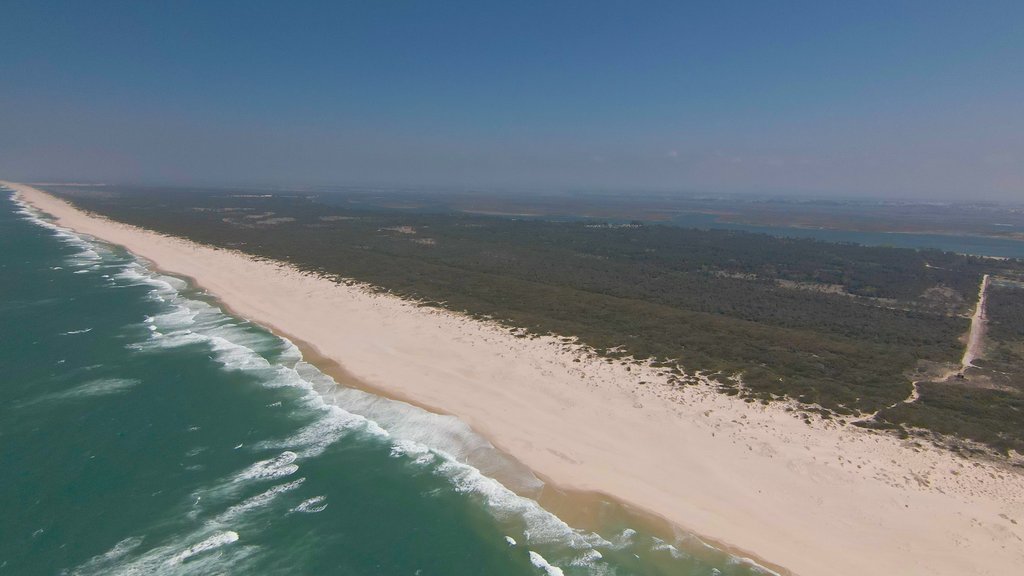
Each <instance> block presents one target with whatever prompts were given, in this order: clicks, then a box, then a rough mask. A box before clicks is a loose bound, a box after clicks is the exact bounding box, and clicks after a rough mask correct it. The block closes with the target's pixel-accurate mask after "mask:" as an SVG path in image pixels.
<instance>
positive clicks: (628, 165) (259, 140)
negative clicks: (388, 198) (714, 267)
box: [0, 0, 1024, 201]
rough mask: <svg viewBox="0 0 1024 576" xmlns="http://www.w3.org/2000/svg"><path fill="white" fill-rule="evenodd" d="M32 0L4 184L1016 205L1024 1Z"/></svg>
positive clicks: (1, 66)
mask: <svg viewBox="0 0 1024 576" xmlns="http://www.w3.org/2000/svg"><path fill="white" fill-rule="evenodd" d="M292 4H293V3H269V2H268V3H261V2H211V1H208V2H69V3H55V2H15V1H10V0H8V1H6V2H4V5H3V8H2V14H3V18H2V19H0V177H5V178H9V179H22V180H85V181H106V182H124V183H172V184H185V183H209V184H229V183H242V184H271V185H288V184H295V185H309V184H381V185H388V184H394V185H411V186H415V185H424V186H459V187H500V188H507V189H515V188H527V187H529V188H537V187H541V188H555V189H565V188H572V189H588V188H600V189H602V190H609V189H613V190H614V189H621V190H623V191H629V190H640V189H658V190H679V191H688V192H759V193H798V194H826V195H841V196H875V197H909V198H934V199H941V200H945V199H951V198H954V199H955V198H965V199H996V200H1022V201H1024V33H1022V28H1021V23H1022V22H1024V2H1020V1H1019V0H1018V1H1015V2H998V1H986V2H957V3H946V2H939V1H929V2H878V3H874V2H825V1H818V2H806V3H803V2H783V1H780V2H764V1H760V2H749V3H748V2H707V3H697V2H597V1H592V2H556V1H549V2H501V3H499V2H486V1H477V2H440V1H439V2H426V1H417V2H397V1H396V2H391V1H384V0H379V1H373V2H371V1H358V2H330V3H327V2H324V3H313V2H308V3H294V4H297V5H292Z"/></svg>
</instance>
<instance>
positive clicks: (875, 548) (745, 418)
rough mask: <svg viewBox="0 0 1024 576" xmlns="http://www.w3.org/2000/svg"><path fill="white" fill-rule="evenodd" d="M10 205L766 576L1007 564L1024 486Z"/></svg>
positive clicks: (43, 202)
mask: <svg viewBox="0 0 1024 576" xmlns="http://www.w3.org/2000/svg"><path fill="white" fill-rule="evenodd" d="M4 184H5V185H7V186H8V187H10V188H12V189H14V190H15V191H16V193H17V195H18V197H19V198H20V199H21V200H23V201H25V202H27V203H29V204H31V205H32V206H34V207H35V208H37V209H39V210H42V211H43V212H46V213H48V214H50V215H52V216H53V217H54V218H55V219H56V222H57V223H58V224H59V225H61V226H65V227H67V228H70V229H73V230H75V231H77V232H79V233H83V234H88V235H91V236H94V237H96V238H99V239H101V240H104V241H107V242H111V243H114V244H118V245H121V246H124V247H126V248H127V249H129V250H130V251H132V252H133V253H134V254H136V255H138V256H140V257H142V258H145V259H147V260H150V261H152V262H153V263H154V264H155V266H157V267H158V268H160V269H161V270H164V271H166V272H170V273H174V274H179V275H183V276H187V277H189V278H192V279H194V281H195V282H197V283H198V285H200V286H201V287H203V288H205V289H206V290H208V291H209V292H210V293H212V294H213V295H215V296H217V297H218V298H220V299H221V300H222V301H223V302H224V303H225V304H226V305H227V306H229V307H230V308H231V309H232V310H233V311H234V312H235V313H237V314H239V315H242V316H244V317H247V318H249V319H251V320H253V321H256V322H258V323H260V324H263V325H265V326H267V327H268V328H270V329H272V330H276V331H278V332H280V333H282V334H287V335H290V336H292V337H294V338H296V339H299V340H301V341H303V342H305V343H306V344H308V345H309V346H312V347H314V348H315V349H316V351H317V353H318V354H320V355H322V356H323V357H324V358H325V359H328V360H330V361H333V362H337V363H338V364H339V365H340V366H342V367H344V369H345V370H346V371H347V372H348V373H349V374H351V375H352V376H353V377H354V378H356V379H358V380H360V381H361V382H364V383H365V384H366V385H367V386H369V387H372V388H373V389H375V390H379V391H381V392H382V393H384V394H387V395H390V396H393V397H396V398H402V399H408V400H410V401H413V402H415V403H417V404H420V405H422V406H425V407H429V408H433V409H436V410H438V411H442V412H445V413H449V414H453V415H455V416H458V417H459V418H461V419H462V420H464V421H465V422H467V423H468V424H469V425H470V426H472V427H473V428H474V429H475V430H477V431H478V432H480V433H481V434H483V435H484V436H486V437H487V438H488V439H490V440H491V441H492V442H493V443H494V444H495V445H496V446H498V447H499V448H501V449H502V450H504V451H506V452H508V453H509V454H511V455H512V456H514V457H515V458H516V459H518V460H519V461H521V462H522V463H524V464H526V465H527V466H529V467H530V468H531V469H533V470H534V471H536V472H537V473H538V474H540V475H541V476H543V477H544V478H546V479H548V480H549V481H551V482H553V483H554V484H556V485H559V486H563V487H566V488H572V489H579V490H590V491H597V492H600V493H603V494H606V495H608V496H610V497H612V498H616V499H618V500H620V501H622V502H625V503H627V504H629V505H632V506H635V507H637V508H639V509H641V510H645V511H649V512H651V513H654V514H657V515H659V516H661V517H663V518H665V519H666V520H668V521H670V522H672V523H674V524H676V525H678V526H681V527H683V528H684V529H686V530H690V531H693V532H694V533H696V534H699V535H701V536H704V537H708V538H711V539H714V540H715V541H717V542H724V543H728V544H729V545H731V546H735V547H736V550H739V551H743V552H741V553H743V554H746V553H750V554H751V555H753V554H756V558H758V559H764V560H765V561H767V562H769V563H770V564H771V565H773V566H781V567H783V568H784V571H791V572H792V573H794V574H800V575H805V576H811V575H817V574H822V575H824V574H830V575H832V574H834V575H851V576H853V575H858V576H859V575H862V574H875V573H891V574H901V575H908V576H909V575H916V574H920V575H925V574H928V575H945V574H948V575H954V574H955V575H960V574H977V575H986V574H991V575H993V576H994V575H997V574H998V575H1002V574H1010V573H1014V572H1015V571H1016V570H1019V567H1020V566H1022V565H1024V475H1022V474H1020V473H1019V472H1015V471H1013V470H1011V469H1009V468H1008V467H1006V466H1005V465H1002V464H1000V463H994V462H984V461H975V460H967V459H964V458H962V457H960V456H956V455H954V454H952V453H950V452H947V451H944V450H941V449H938V448H933V447H930V446H926V445H914V444H913V443H911V442H907V441H901V440H898V439H896V438H893V437H890V436H886V435H883V434H880V433H877V432H872V431H867V430H861V429H857V428H853V427H844V426H840V425H838V424H836V423H834V422H828V421H822V420H818V419H816V418H814V417H809V418H804V417H802V416H800V417H798V413H797V412H794V411H793V410H792V406H788V405H786V404H784V403H772V404H770V405H767V406H766V405H762V404H760V403H748V402H745V401H744V400H743V399H741V398H738V397H733V396H726V395H723V394H719V393H717V392H716V391H715V390H714V389H713V387H711V386H702V385H691V386H683V387H672V386H669V385H668V384H667V383H666V379H665V377H664V376H663V375H661V374H659V370H658V369H657V368H655V367H651V366H647V365H645V364H644V363H630V362H611V361H608V360H606V359H603V358H600V357H598V356H596V355H593V354H590V353H588V351H587V349H586V348H584V347H582V346H579V345H578V344H576V343H574V342H571V341H568V340H567V339H563V338H557V337H554V336H546V337H538V338H522V337H517V336H516V335H515V334H513V333H510V331H509V330H508V329H506V328H503V327H501V326H499V325H497V324H491V323H487V322H481V321H477V320H472V319H469V318H467V317H464V316H462V315H459V314H455V313H451V312H447V311H443V310H438V309H436V308H428V307H422V306H418V305H417V304H416V303H415V302H409V301H405V300H401V299H399V298H396V297H393V296H390V295H387V294H379V293H374V292H372V291H369V290H366V289H365V288H363V287H360V286H349V285H345V284H340V283H337V282H334V281H332V280H329V279H325V278H320V277H317V276H314V275H310V274H306V273H303V272H300V271H298V270H296V269H294V268H292V267H290V266H288V265H286V264H282V263H278V262H273V261H266V260H258V259H254V258H251V257H249V256H247V255H245V254H242V253H239V252H233V251H229V250H223V249H215V248H212V247H208V246H202V245H199V244H195V243H193V242H189V241H186V240H183V239H180V238H175V237H169V236H163V235H159V234H156V233H154V232H151V231H148V230H144V229H140V228H136V227H131V226H127V225H124V224H120V223H117V222H113V221H110V220H107V219H104V218H100V217H96V216H93V215H90V214H86V213H84V212H82V211H80V210H78V209H76V208H75V207H73V206H71V205H70V204H68V203H66V202H64V201H63V200H60V199H57V198H55V197H53V196H51V195H49V194H46V193H44V192H41V191H39V190H37V189H34V188H32V187H29V186H24V185H20V184H13V183H4Z"/></svg>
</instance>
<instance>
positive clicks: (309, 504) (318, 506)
mask: <svg viewBox="0 0 1024 576" xmlns="http://www.w3.org/2000/svg"><path fill="white" fill-rule="evenodd" d="M325 501H327V496H314V497H312V498H309V499H307V500H303V501H302V502H300V503H299V505H298V506H296V507H295V508H292V509H291V510H290V511H291V512H302V513H305V514H316V513H317V512H323V511H324V510H326V509H327V504H324V502H325Z"/></svg>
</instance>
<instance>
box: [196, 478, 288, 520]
mask: <svg viewBox="0 0 1024 576" xmlns="http://www.w3.org/2000/svg"><path fill="white" fill-rule="evenodd" d="M305 481H306V479H305V478H299V479H297V480H292V481H291V482H287V483H285V484H279V485H277V486H274V487H273V488H270V489H269V490H266V491H265V492H261V493H260V494H257V495H255V496H251V497H249V498H246V499H245V500H243V501H242V502H240V503H238V504H235V505H233V506H231V507H229V508H228V509H227V510H225V511H224V512H223V513H221V514H220V515H218V516H217V518H216V519H215V520H214V522H215V523H217V524H229V523H231V522H233V521H235V520H237V519H238V517H239V516H241V515H243V514H245V513H246V512H249V511H251V510H256V509H258V508H264V507H266V506H267V505H268V504H270V503H271V502H272V501H273V500H274V499H275V498H277V497H278V496H279V495H281V494H284V493H285V492H290V491H292V490H295V489H296V488H298V487H299V486H301V485H302V483H303V482H305Z"/></svg>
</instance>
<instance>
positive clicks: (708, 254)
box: [50, 187, 1024, 452]
mask: <svg viewBox="0 0 1024 576" xmlns="http://www.w3.org/2000/svg"><path fill="white" fill-rule="evenodd" d="M50 190H51V191H53V192H55V193H58V194H60V195H62V196H65V197H66V198H68V199H70V200H72V201H73V202H75V203H76V204H78V205H79V206H81V207H83V208H85V209H88V210H93V211H95V212H98V213H101V214H105V215H107V216H110V217H112V218H114V219H117V220H120V221H124V222H129V223H133V224H138V225H141V226H145V227H147V228H151V229H154V230H158V231H161V232H166V233H170V234H175V235H180V236H185V237H189V238H191V239H194V240H197V241H200V242H205V243H209V244H212V245H216V246H223V247H229V248H236V249H239V250H242V251H245V252H248V253H250V254H253V255H258V256H263V257H269V258H275V259H280V260H284V261H288V262H291V263H293V264H295V265H296V266H298V267H300V268H303V269H307V270H311V271H316V272H319V273H322V274H325V275H328V276H332V277H339V278H352V279H355V280H358V281H362V282H368V283H371V284H373V285H376V286H379V287H381V288H383V289H387V290H390V291H392V292H395V293H398V294H401V295H404V296H409V297H414V298H419V299H422V300H424V301H426V302H429V303H433V304H432V305H438V306H444V307H447V308H450V309H453V310H459V311H466V312H468V313H470V314H472V315H474V316H478V317H487V318H493V319H496V320H499V321H501V322H504V323H506V324H508V325H510V326H518V327H524V328H527V329H528V330H529V331H531V332H533V333H549V332H553V333H557V334H562V335H571V336H578V337H579V338H580V339H581V340H582V341H583V342H585V343H587V344H589V345H591V346H593V347H594V348H595V349H596V350H598V351H599V352H600V353H602V354H605V355H608V356H615V357H620V356H632V357H634V358H653V359H655V360H656V361H657V362H659V363H660V364H661V365H662V366H663V367H664V369H665V370H666V371H667V372H671V373H672V374H674V376H673V378H674V379H675V380H676V382H677V384H678V385H687V381H686V379H685V377H684V376H683V371H685V372H689V373H693V372H696V371H700V372H702V373H705V374H713V375H716V376H717V378H718V379H719V381H721V382H722V391H723V392H724V393H728V394H742V395H745V396H746V397H747V398H748V399H749V400H750V401H769V400H771V399H777V398H783V397H789V398H794V399H796V400H799V401H800V402H803V403H804V404H806V405H808V407H809V408H812V409H815V410H818V409H819V407H820V411H821V412H823V413H824V414H826V415H827V416H829V417H833V418H839V419H842V420H844V421H848V422H852V421H855V420H863V419H864V418H866V417H867V416H868V415H871V414H874V413H876V412H879V414H878V416H877V417H876V418H869V419H868V420H867V421H866V422H864V421H862V422H861V425H869V426H876V427H882V428H894V429H897V430H903V427H904V426H910V427H911V431H912V430H913V427H920V428H926V429H929V430H932V431H935V432H939V433H941V434H946V435H952V436H959V437H962V438H969V439H973V440H977V441H980V442H984V443H986V444H988V445H989V446H992V447H993V448H996V449H998V450H1000V451H1005V450H1008V449H1010V448H1015V449H1017V450H1018V451H1022V452H1024V425H1019V424H1018V423H1019V422H1020V421H1021V419H1020V417H1019V413H1020V412H1019V411H1020V410H1021V409H1022V408H1024V406H1022V405H1021V398H1022V393H1024V386H1022V385H1021V375H1022V374H1024V348H1022V346H1024V331H1022V330H1024V329H1022V326H1024V324H1021V322H1024V320H1022V318H1024V316H1022V313H1021V302H1022V301H1024V298H1021V297H1020V296H1021V295H1024V290H1021V289H1019V288H1017V287H1015V285H1014V284H1012V283H1002V284H999V285H998V286H996V287H994V288H993V291H992V296H991V303H990V307H989V312H990V317H991V318H992V329H991V330H990V334H989V336H990V338H989V340H991V342H992V345H991V346H989V348H990V349H991V351H992V352H991V353H990V354H988V355H987V356H986V358H985V360H984V361H985V362H989V363H990V364H989V365H987V366H984V367H982V366H979V368H978V369H976V370H975V369H972V370H970V371H968V374H967V377H966V378H964V379H957V378H953V379H950V380H948V381H947V380H946V379H945V376H948V375H949V374H953V373H955V372H956V371H957V370H958V362H959V359H960V356H961V355H962V354H963V342H962V341H961V338H962V337H963V335H964V334H965V333H966V332H967V330H968V325H969V320H968V318H969V316H970V314H971V312H972V310H973V307H974V305H975V303H976V300H977V294H978V287H979V283H980V280H981V277H982V275H983V274H986V273H988V274H993V275H997V276H998V277H1000V278H1020V277H1021V276H1022V275H1024V264H1022V263H1021V262H1020V261H1014V260H1008V261H1000V260H991V259H984V258H977V257H970V256H963V255H957V254H953V253H948V252H939V251H934V250H932V251H917V250H910V249H897V248H869V247H862V246H857V245H851V244H834V243H825V242H820V241H814V240H810V239H785V238H777V237H772V236H767V235H761V234H751V233H746V232H741V231H731V230H694V229H687V228H682V227H677V226H665V225H651V224H640V223H634V224H629V223H622V222H620V221H618V220H612V221H610V222H609V223H605V222H602V221H601V220H595V219H572V220H571V221H563V222H554V221H549V220H545V219H543V218H521V217H520V218H515V217H497V216H485V215H480V214H468V213H466V212H464V211H452V210H451V209H450V208H449V207H448V206H433V207H426V206H414V207H412V208H410V206H409V204H408V202H405V203H404V204H402V205H400V206H391V207H388V208H384V207H382V206H381V205H380V204H381V203H380V202H377V203H376V204H374V203H370V202H367V201H365V199H364V200H360V199H359V198H354V199H353V198H350V200H351V201H345V199H344V197H339V196H331V197H330V198H329V201H327V202H325V201H324V200H323V198H322V197H318V195H317V194H313V193H306V192H302V193H290V194H274V195H267V194H263V193H252V192H246V191H225V190H183V189H127V188H111V187H103V188H91V187H53V188H50ZM406 200H408V199H406ZM396 202H397V200H396ZM979 364H981V362H979ZM679 368H681V369H682V370H683V371H681V370H679ZM997 372H998V374H1000V375H1001V376H1000V377H999V378H1002V379H999V378H995V377H994V376H993V375H994V374H996V373H997ZM939 376H942V378H939V379H940V380H941V382H937V383H930V384H929V383H925V384H922V385H921V386H920V387H919V390H920V393H921V397H920V399H919V400H918V401H916V402H913V403H903V401H904V400H905V399H907V398H908V397H909V396H910V394H911V390H912V384H911V383H912V382H914V381H922V382H929V381H930V380H932V379H935V378H938V377H939ZM1015 415H1018V416H1017V418H1014V416H1015ZM903 433H906V432H905V431H904V432H903Z"/></svg>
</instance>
